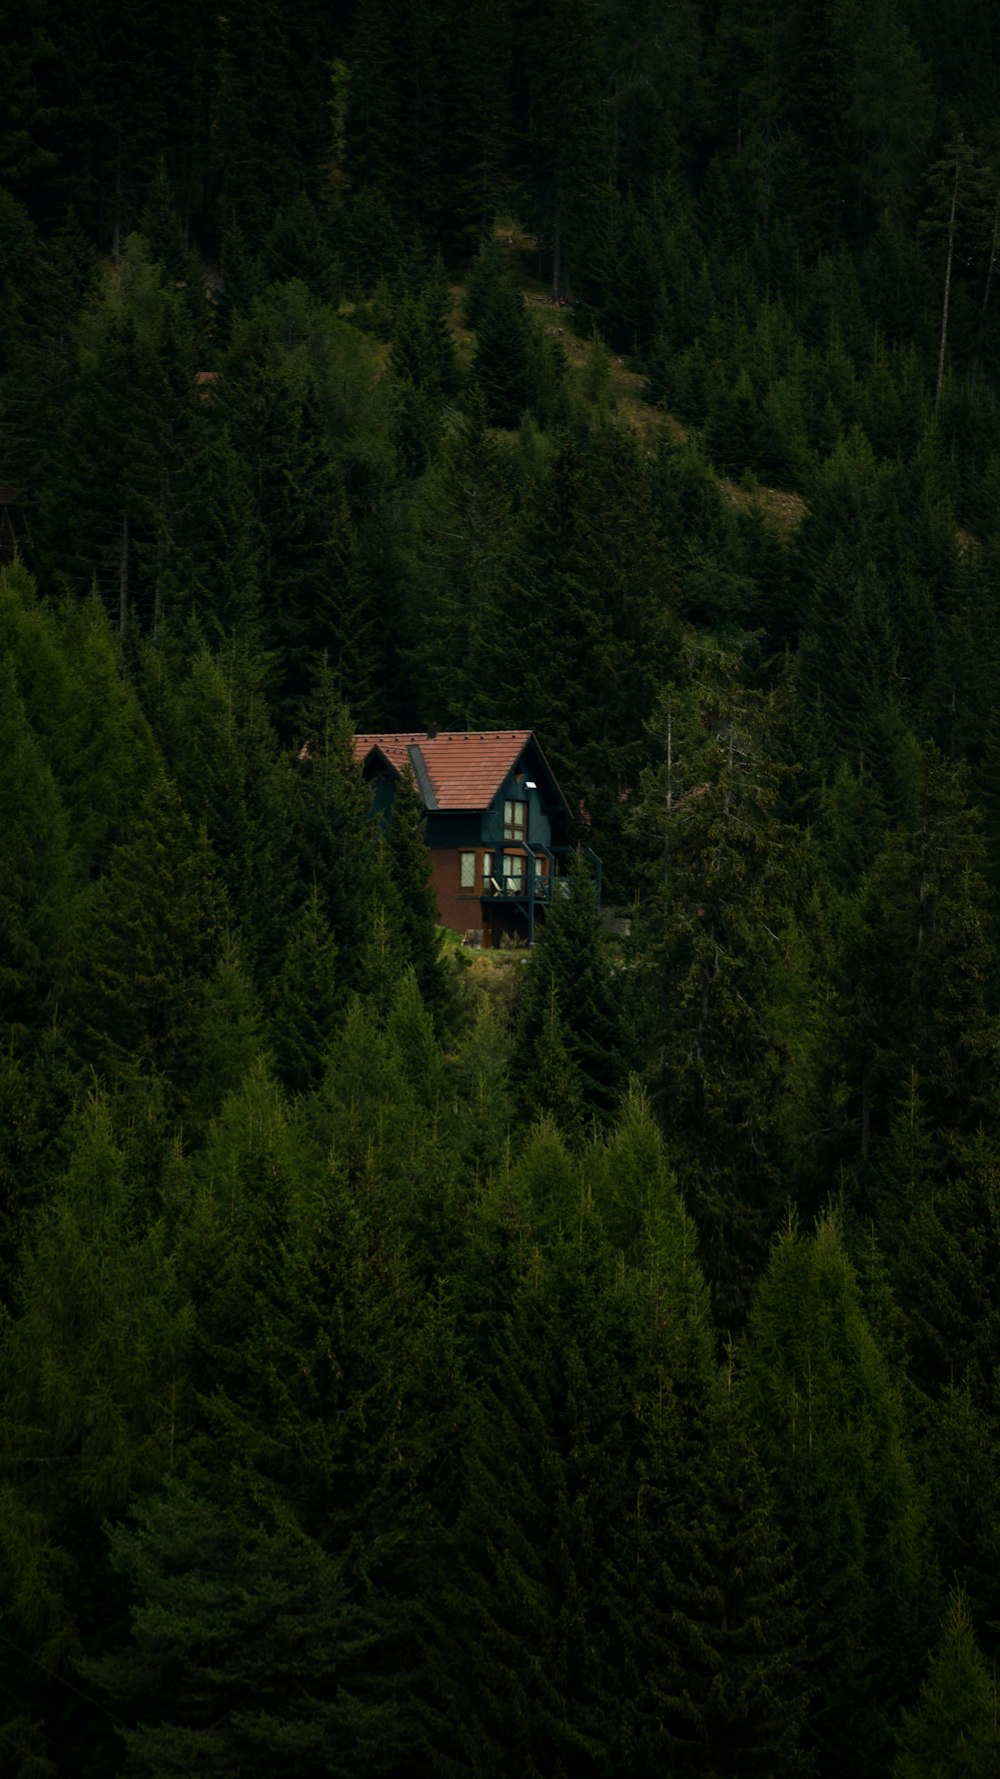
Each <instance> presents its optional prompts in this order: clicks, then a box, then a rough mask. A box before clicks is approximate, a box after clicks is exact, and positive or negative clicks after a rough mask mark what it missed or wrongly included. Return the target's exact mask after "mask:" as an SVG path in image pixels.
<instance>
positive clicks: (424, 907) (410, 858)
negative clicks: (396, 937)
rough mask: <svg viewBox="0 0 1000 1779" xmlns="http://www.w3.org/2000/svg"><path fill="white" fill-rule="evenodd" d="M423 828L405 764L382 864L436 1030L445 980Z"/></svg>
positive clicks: (444, 1000) (445, 992)
mask: <svg viewBox="0 0 1000 1779" xmlns="http://www.w3.org/2000/svg"><path fill="white" fill-rule="evenodd" d="M424 825H425V817H424V808H423V804H422V803H421V801H420V794H419V792H418V790H417V786H416V781H415V779H414V777H413V773H412V771H411V769H410V767H409V766H407V767H406V768H405V769H404V771H402V772H401V773H400V775H399V777H398V778H397V780H396V787H395V793H394V796H393V802H392V809H391V811H390V815H389V821H388V824H387V826H386V831H385V847H386V860H387V863H388V866H389V870H390V872H391V874H392V880H393V883H394V884H395V887H396V891H397V895H398V907H399V923H400V931H401V937H402V941H403V948H404V952H405V955H406V957H407V960H408V962H409V964H410V966H411V967H412V969H413V972H414V975H415V976H416V980H417V985H418V987H419V989H420V992H421V994H422V995H423V998H424V1002H425V1004H426V1006H427V1008H428V1009H429V1011H430V1012H431V1014H432V1015H433V1017H434V1020H435V1023H436V1024H437V1025H438V1027H440V1025H441V1022H442V1020H443V1018H444V1014H445V1011H446V1008H447V1002H448V982H447V977H446V975H445V964H444V960H443V958H442V956H441V933H440V929H439V927H438V924H437V897H436V896H435V893H434V887H433V884H432V881H431V859H430V854H429V852H428V850H427V846H426V844H425V841H424Z"/></svg>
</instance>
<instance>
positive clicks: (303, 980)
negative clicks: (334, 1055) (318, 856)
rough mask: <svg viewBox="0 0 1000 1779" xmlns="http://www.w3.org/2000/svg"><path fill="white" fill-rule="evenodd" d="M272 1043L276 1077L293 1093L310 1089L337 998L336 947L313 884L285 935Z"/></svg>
mask: <svg viewBox="0 0 1000 1779" xmlns="http://www.w3.org/2000/svg"><path fill="white" fill-rule="evenodd" d="M273 998H274V1012H273V1014H272V1017H271V1042H272V1046H273V1048H274V1053H275V1066H276V1068H277V1073H278V1078H279V1080H280V1081H283V1082H284V1084H285V1086H286V1087H287V1088H288V1089H289V1090H290V1091H291V1092H293V1093H306V1092H308V1091H309V1089H310V1088H312V1087H315V1086H316V1084H317V1082H318V1081H319V1079H320V1076H321V1075H322V1072H323V1067H324V1059H325V1052H326V1046H327V1044H328V1043H329V1041H330V1037H331V1035H332V1033H333V1030H334V1027H335V1024H336V1021H337V1016H338V1013H339V1012H340V1005H341V996H340V991H339V986H338V982H337V947H336V945H335V943H334V941H333V936H332V934H331V932H330V926H329V922H328V921H327V919H326V916H325V914H324V912H323V906H322V900H321V897H320V894H319V890H318V889H317V887H316V885H315V884H313V886H312V889H311V890H310V892H309V896H308V898H307V900H306V901H305V902H304V903H303V905H302V907H301V908H300V910H299V912H298V914H297V916H296V918H295V920H294V922H293V924H292V926H291V929H290V931H289V934H288V945H287V949H286V951H285V958H284V963H283V964H282V966H281V970H280V972H279V974H278V976H277V978H276V980H275V984H274V991H273Z"/></svg>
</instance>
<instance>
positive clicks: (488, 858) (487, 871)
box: [483, 852, 494, 896]
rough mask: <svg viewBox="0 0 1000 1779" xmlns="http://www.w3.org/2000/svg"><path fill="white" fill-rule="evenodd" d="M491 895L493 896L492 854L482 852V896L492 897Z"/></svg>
mask: <svg viewBox="0 0 1000 1779" xmlns="http://www.w3.org/2000/svg"><path fill="white" fill-rule="evenodd" d="M493 894H494V889H493V854H492V853H491V852H484V853H483V895H484V896H492V895H493Z"/></svg>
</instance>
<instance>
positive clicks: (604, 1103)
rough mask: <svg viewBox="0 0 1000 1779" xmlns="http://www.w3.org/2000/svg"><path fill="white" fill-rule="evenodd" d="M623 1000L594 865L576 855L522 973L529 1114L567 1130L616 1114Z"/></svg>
mask: <svg viewBox="0 0 1000 1779" xmlns="http://www.w3.org/2000/svg"><path fill="white" fill-rule="evenodd" d="M620 998H621V997H620V987H619V984H618V983H617V981H616V979H615V977H614V976H613V974H612V969H611V963H610V959H609V957H608V951H607V945H606V943H605V940H604V935H603V930H602V921H601V911H600V905H599V902H598V896H597V886H596V884H595V882H594V875H593V868H592V866H591V864H590V861H589V860H588V859H587V858H586V856H585V854H584V853H583V852H582V851H580V852H577V854H576V856H575V858H574V860H573V863H572V866H571V869H570V871H569V873H568V874H567V875H566V876H565V877H561V878H556V879H555V881H554V884H553V887H552V902H551V905H550V906H549V907H547V909H546V912H545V921H544V924H543V925H542V926H540V928H539V930H538V933H537V935H536V939H535V944H534V945H533V947H532V950H531V954H530V956H529V958H528V963H527V967H526V969H525V972H524V981H523V985H522V992H521V1001H520V1006H519V1013H518V1063H517V1077H518V1080H519V1084H520V1087H521V1091H522V1093H523V1094H524V1096H525V1098H526V1100H527V1102H528V1104H529V1106H530V1109H531V1113H532V1115H534V1114H535V1113H537V1112H539V1111H546V1112H551V1113H552V1114H553V1115H555V1116H556V1117H557V1118H559V1119H560V1121H561V1122H564V1123H565V1125H566V1127H567V1128H571V1127H572V1125H573V1124H574V1122H575V1121H576V1118H577V1117H579V1118H581V1119H584V1120H590V1119H595V1120H597V1121H598V1122H602V1121H604V1120H606V1119H608V1118H610V1116H611V1115H612V1114H613V1113H614V1111H615V1108H616V1106H617V1101H618V1095H619V1093H620V1091H621V1087H622V1085H623V1077H624V1063H625V1058H624V1056H623V1050H624V1044H625V1035H624V1029H623V1022H622V1017H621V1010H620V1005H619V1003H620ZM536 1083H537V1087H538V1095H539V1097H538V1098H537V1100H536Z"/></svg>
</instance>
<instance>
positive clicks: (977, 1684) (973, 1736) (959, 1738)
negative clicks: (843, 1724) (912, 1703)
mask: <svg viewBox="0 0 1000 1779" xmlns="http://www.w3.org/2000/svg"><path fill="white" fill-rule="evenodd" d="M900 1742H901V1747H900V1751H899V1753H898V1754H897V1755H896V1758H895V1760H894V1762H893V1767H892V1771H893V1775H894V1779H931V1775H932V1774H933V1776H934V1779H952V1775H954V1779H959V1775H961V1779H987V1775H989V1774H993V1773H995V1772H996V1771H997V1767H998V1765H1000V1730H998V1728H997V1688H996V1679H995V1677H994V1676H992V1675H991V1674H990V1671H989V1669H988V1667H987V1665H986V1663H985V1661H984V1660H983V1657H982V1655H981V1654H980V1651H979V1649H978V1648H977V1645H976V1637H975V1632H974V1630H973V1627H972V1620H971V1617H970V1615H969V1606H968V1602H967V1600H966V1599H965V1597H964V1595H963V1594H962V1593H961V1592H957V1591H956V1592H953V1593H952V1594H951V1596H950V1598H949V1601H948V1610H947V1613H946V1615H945V1621H944V1626H943V1629H942V1632H941V1639H940V1642H939V1643H938V1646H937V1648H936V1650H935V1651H934V1655H933V1657H932V1659H931V1664H930V1668H929V1670H928V1672H927V1675H926V1677H925V1679H924V1682H923V1685H922V1686H921V1688H920V1699H919V1701H918V1704H917V1707H916V1710H915V1711H912V1712H910V1711H907V1712H905V1713H904V1716H903V1729H902V1733H901V1736H900Z"/></svg>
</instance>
